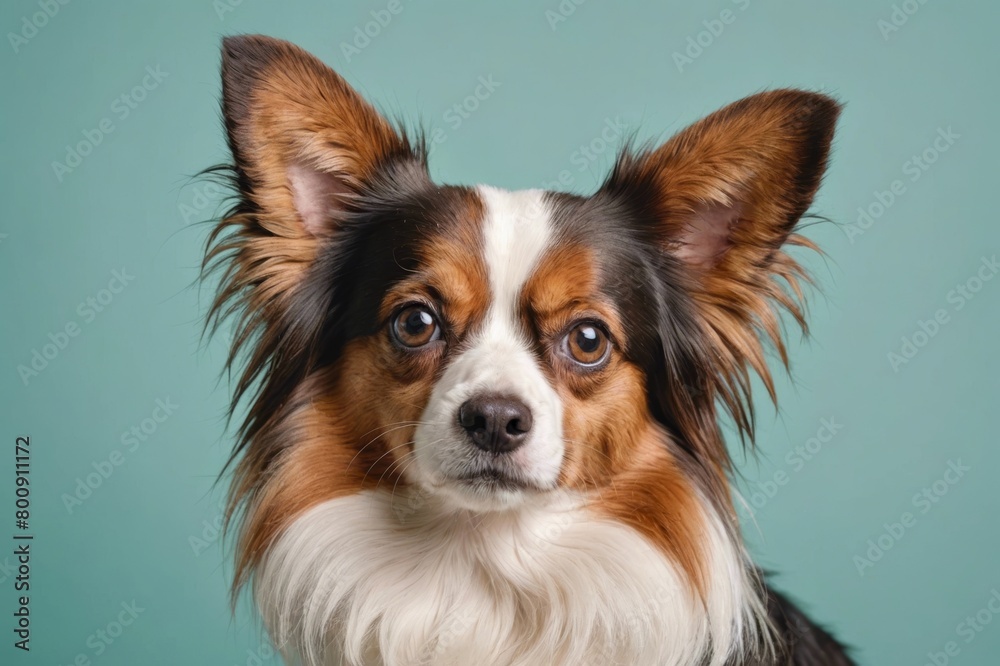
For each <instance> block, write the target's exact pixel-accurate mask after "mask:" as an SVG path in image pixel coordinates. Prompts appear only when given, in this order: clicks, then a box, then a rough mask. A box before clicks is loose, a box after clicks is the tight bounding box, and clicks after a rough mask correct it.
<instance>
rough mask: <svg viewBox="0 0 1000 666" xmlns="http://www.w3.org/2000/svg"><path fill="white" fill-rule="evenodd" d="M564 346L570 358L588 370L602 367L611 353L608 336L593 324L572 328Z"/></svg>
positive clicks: (584, 323) (585, 323)
mask: <svg viewBox="0 0 1000 666" xmlns="http://www.w3.org/2000/svg"><path fill="white" fill-rule="evenodd" d="M563 344H564V348H565V351H566V354H567V355H568V356H569V358H570V359H571V360H573V361H574V362H576V363H577V364H579V365H581V366H584V367H586V368H595V367H597V366H599V365H601V364H602V363H604V361H606V360H607V358H608V355H609V354H610V352H611V342H610V341H609V340H608V336H607V334H606V333H605V332H604V330H603V329H601V328H600V327H599V326H597V325H596V324H593V323H591V322H582V323H579V324H577V325H576V326H574V327H573V328H571V329H570V331H569V333H567V334H566V337H565V339H564V343H563Z"/></svg>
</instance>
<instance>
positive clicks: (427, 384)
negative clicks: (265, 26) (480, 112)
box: [204, 36, 852, 666]
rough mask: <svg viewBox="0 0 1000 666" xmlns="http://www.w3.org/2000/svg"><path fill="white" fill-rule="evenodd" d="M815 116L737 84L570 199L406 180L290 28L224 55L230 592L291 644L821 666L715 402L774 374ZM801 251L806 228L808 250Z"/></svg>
mask: <svg viewBox="0 0 1000 666" xmlns="http://www.w3.org/2000/svg"><path fill="white" fill-rule="evenodd" d="M839 112H840V105H839V104H838V102H836V101H835V100H833V99H831V98H829V97H827V96H825V95H822V94H817V93H812V92H805V91H800V90H772V91H768V92H761V93H758V94H755V95H752V96H750V97H747V98H745V99H743V100H741V101H738V102H735V103H733V104H731V105H729V106H727V107H725V108H723V109H721V110H720V111H717V112H715V113H713V114H711V115H709V116H707V117H706V118H704V119H703V120H701V121H699V122H697V123H695V124H694V125H692V126H690V127H689V128H687V129H685V130H683V131H681V132H680V133H679V134H677V135H675V136H674V137H673V138H671V139H670V140H668V141H667V142H665V143H663V144H662V145H659V146H655V145H649V146H646V147H640V148H636V147H634V146H632V145H626V147H625V149H624V150H623V151H622V153H621V154H620V156H619V157H618V158H617V161H616V162H615V164H614V166H613V168H612V170H611V172H610V174H609V175H608V176H607V179H606V180H605V181H604V183H603V184H602V185H601V186H600V188H599V189H598V190H597V192H596V193H595V194H593V195H592V196H578V195H575V194H567V193H560V192H549V191H541V190H527V191H505V190H501V189H498V188H494V187H487V186H478V187H463V186H448V185H438V184H435V183H434V182H432V181H431V178H430V177H429V175H428V168H427V149H426V142H424V141H423V140H421V139H420V138H419V137H417V138H414V137H413V136H411V135H412V133H410V134H408V133H407V132H406V131H405V129H403V128H401V127H397V126H396V125H395V124H393V123H390V122H389V121H387V120H386V119H385V118H384V117H383V116H381V115H380V114H379V113H378V112H377V111H376V110H375V109H374V108H373V107H372V106H371V105H370V104H369V103H368V102H366V101H365V100H364V99H363V98H362V97H361V96H360V95H359V94H358V93H357V92H355V91H354V90H353V89H352V88H351V87H350V86H349V85H348V84H347V83H346V82H345V81H344V79H343V78H341V77H340V76H339V75H338V74H336V73H335V72H334V71H333V70H331V69H329V68H328V67H326V66H325V65H324V64H323V63H321V62H320V61H319V60H318V59H316V58H315V57H313V56H311V55H310V54H308V53H306V52H305V51H303V50H301V49H300V48H298V47H296V46H294V45H292V44H289V43H287V42H284V41H280V40H276V39H272V38H268V37H263V36H237V37H229V38H226V39H225V40H224V41H223V47H222V115H223V117H224V121H225V129H226V133H227V136H228V144H229V148H230V151H231V153H232V163H231V164H229V165H224V166H223V167H218V168H216V171H215V173H216V174H219V173H223V175H224V176H225V177H226V178H227V179H228V180H229V182H230V183H231V185H232V187H233V194H234V200H235V203H234V204H233V206H232V208H231V209H230V210H229V211H228V212H227V213H225V214H224V215H223V216H222V218H221V220H219V221H218V222H217V223H216V224H215V226H214V227H213V229H212V232H211V234H210V238H209V240H208V247H207V250H206V256H205V263H204V270H205V272H206V275H216V274H217V273H215V271H220V272H221V275H219V277H218V279H217V285H218V286H217V293H216V297H215V300H214V303H213V305H212V307H211V309H210V312H209V315H208V324H207V325H208V326H209V328H210V329H212V330H215V329H217V328H218V327H219V326H220V325H221V324H222V323H223V322H230V324H231V326H232V331H233V333H232V335H233V341H232V348H231V354H230V356H229V364H228V366H229V367H230V368H231V369H235V371H236V379H235V382H234V388H233V402H232V408H231V410H232V412H231V413H236V412H239V411H240V410H241V409H243V407H241V405H245V419H243V420H242V425H241V426H240V428H239V432H238V436H237V442H236V444H235V446H234V450H233V453H232V458H231V459H230V467H227V469H228V470H230V471H231V473H232V479H231V493H230V501H229V511H228V520H229V521H230V524H231V526H232V527H233V528H234V530H235V532H236V538H235V549H236V555H235V560H236V561H235V572H234V594H235V595H239V594H240V591H241V590H243V589H245V588H247V587H249V588H251V590H252V595H253V598H254V599H255V602H256V605H257V607H258V608H259V610H260V613H261V615H262V617H263V621H264V623H265V625H266V627H267V630H268V632H269V634H270V636H271V638H272V640H273V642H274V644H275V645H276V646H277V648H278V649H279V650H280V651H281V652H282V654H283V655H284V657H285V658H286V659H287V660H288V662H289V663H300V664H306V665H309V666H317V665H325V664H350V665H362V664H364V665H367V664H381V665H385V666H403V665H415V664H433V665H439V664H449V665H460V666H470V665H484V666H485V665H494V664H495V665H515V664H516V665H523V666H543V665H557V664H558V665H573V666H576V665H580V664H593V665H601V666H604V665H607V664H628V665H630V666H635V665H638V666H645V665H656V666H661V665H685V666H687V665H693V666H700V665H706V666H723V665H726V666H741V665H751V664H753V665H771V664H793V665H795V666H807V665H808V666H821V665H823V666H826V665H845V664H851V663H852V661H851V659H850V657H849V656H848V655H847V652H846V650H845V648H843V647H842V646H841V645H840V644H838V642H837V641H836V640H835V639H834V638H832V637H831V636H830V635H829V634H828V633H827V632H826V631H824V630H823V629H822V628H820V627H819V626H817V625H815V624H813V623H812V622H811V621H810V620H809V619H807V618H806V617H805V615H803V614H802V613H801V612H800V611H799V610H798V609H797V608H796V607H795V606H794V605H793V604H792V603H790V602H789V601H788V600H787V599H785V598H784V597H783V596H782V595H780V594H779V593H777V592H776V591H774V590H773V589H771V588H770V587H769V585H768V583H767V581H766V580H765V577H764V576H763V574H762V573H761V571H760V570H759V569H758V568H757V567H756V566H755V565H754V564H753V563H752V562H751V560H750V558H749V556H748V554H747V551H746V549H745V547H744V545H743V541H742V538H741V534H740V527H739V524H738V520H737V515H736V512H735V509H734V501H735V500H734V497H735V492H734V490H733V489H732V488H731V477H732V463H731V460H730V456H729V453H728V452H727V448H726V444H725V442H724V441H723V435H722V432H721V430H720V426H719V420H720V418H722V417H724V416H726V415H728V417H729V418H730V419H731V420H732V422H733V423H734V424H735V429H736V430H737V431H738V432H739V433H740V434H741V436H742V437H744V438H746V439H747V440H748V442H749V444H750V445H752V438H753V424H754V414H753V407H752V403H751V395H750V394H751V378H752V377H754V376H758V377H760V378H762V379H763V383H764V385H765V386H766V387H767V390H768V391H769V392H770V393H771V397H772V399H773V397H774V396H773V394H774V388H773V385H772V381H771V375H770V374H769V371H768V368H767V365H766V363H765V356H764V353H765V352H764V350H765V348H767V347H768V346H770V345H773V346H774V347H775V348H776V349H777V351H778V353H779V355H780V356H781V358H782V359H783V360H784V361H785V364H786V365H787V359H786V354H785V347H784V346H783V343H782V336H781V326H780V323H779V316H780V314H779V313H780V312H781V311H782V310H784V311H787V312H789V313H790V314H791V316H792V317H793V318H794V319H795V320H797V321H798V323H799V324H800V325H802V326H803V328H804V327H805V322H804V320H803V314H802V312H803V310H802V301H801V299H802V290H801V288H800V285H801V284H802V283H803V281H804V280H807V279H808V276H807V275H806V274H805V273H804V271H803V269H802V268H801V267H800V265H799V264H798V263H796V261H795V260H794V259H793V258H792V257H791V255H790V254H788V253H787V252H786V250H787V249H788V248H789V247H790V246H804V247H807V248H814V246H813V244H812V243H811V242H810V241H808V240H807V239H805V238H804V237H802V236H801V235H799V234H798V233H796V231H795V230H796V228H797V225H798V223H799V221H800V219H801V218H802V217H803V216H804V215H805V214H806V213H807V211H808V209H809V207H810V205H811V202H812V200H813V197H814V195H815V193H816V191H817V189H818V187H819V185H820V181H821V179H822V176H823V174H824V171H825V169H826V164H827V160H828V154H829V151H830V145H831V141H832V138H833V134H834V129H835V125H836V122H837V118H838V115H839ZM814 249H815V248H814Z"/></svg>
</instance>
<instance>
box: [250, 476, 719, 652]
mask: <svg viewBox="0 0 1000 666" xmlns="http://www.w3.org/2000/svg"><path fill="white" fill-rule="evenodd" d="M255 592H256V597H257V602H258V605H259V606H260V607H261V610H262V612H263V613H264V616H265V620H266V622H267V624H268V628H269V630H270V631H271V633H272V638H273V639H274V640H275V642H276V643H277V644H279V645H284V648H285V649H286V651H288V652H289V653H290V654H298V655H301V658H302V659H303V661H304V662H305V663H307V664H341V663H347V664H372V663H375V664H387V665H388V664H463V665H468V664H535V665H537V664H542V663H545V664H591V663H593V664H597V663H600V664H614V663H623V664H624V663H628V664H643V663H657V664H664V663H667V664H669V663H689V662H690V661H692V660H694V659H696V658H697V656H698V654H699V652H700V651H701V650H702V649H703V648H704V644H705V642H706V641H707V627H706V623H705V620H704V614H703V613H697V612H695V611H694V602H693V601H692V598H691V593H690V590H689V587H688V585H687V584H686V581H684V580H683V579H682V578H681V576H680V574H679V573H678V571H677V569H676V567H674V566H673V565H672V563H671V562H670V561H669V560H668V559H667V558H665V557H664V556H663V555H662V554H661V553H660V552H658V551H656V550H655V549H654V548H653V547H652V546H650V545H649V544H648V543H647V542H646V541H645V540H643V539H642V538H641V537H639V535H638V534H636V533H635V532H633V531H632V530H630V529H628V528H626V527H625V526H622V525H619V524H617V523H614V522H611V521H607V520H598V519H596V518H594V517H592V516H591V515H589V514H588V513H587V512H586V511H585V510H583V509H581V508H579V507H578V506H575V505H574V503H573V502H572V501H567V502H565V503H561V504H555V505H553V506H550V507H547V508H546V509H535V510H529V511H521V512H517V513H511V514H507V515H487V516H482V515H480V516H473V515H468V514H461V513H457V514H450V515H448V516H447V517H445V516H444V515H443V514H441V513H439V512H438V510H437V507H435V506H434V505H433V501H432V500H428V499H424V498H419V497H418V498H415V499H414V498H405V497H404V498H400V497H396V498H395V499H394V500H392V499H390V496H389V494H388V493H363V494H359V495H355V496H351V497H348V498H341V499H337V500H333V501H330V502H327V503H325V504H323V505H320V506H318V507H315V508H314V509H312V510H310V511H309V512H307V513H306V514H304V515H303V516H301V517H300V518H298V519H297V520H296V521H295V523H294V524H293V525H292V526H291V528H290V529H289V530H288V531H287V532H286V534H285V535H283V537H282V538H281V539H280V540H279V541H278V543H277V544H276V545H275V546H274V548H273V549H272V551H271V553H270V554H269V556H268V558H267V561H266V563H265V565H264V567H263V569H262V571H261V572H260V575H259V578H258V584H257V586H256V589H255Z"/></svg>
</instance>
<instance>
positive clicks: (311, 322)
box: [202, 36, 426, 455]
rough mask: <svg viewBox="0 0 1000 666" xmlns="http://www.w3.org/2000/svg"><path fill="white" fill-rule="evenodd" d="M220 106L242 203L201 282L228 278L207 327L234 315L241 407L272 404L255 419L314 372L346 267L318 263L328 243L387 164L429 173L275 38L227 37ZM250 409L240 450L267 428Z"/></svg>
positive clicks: (338, 83) (357, 104) (224, 226)
mask: <svg viewBox="0 0 1000 666" xmlns="http://www.w3.org/2000/svg"><path fill="white" fill-rule="evenodd" d="M222 111H223V116H224V119H225V124H226V130H227V133H228V139H229V147H230V150H231V152H232V163H231V164H230V165H227V166H226V167H221V168H220V169H221V170H222V171H224V172H228V173H229V174H231V176H232V178H231V179H230V180H231V182H232V185H233V186H234V188H235V190H236V192H235V195H236V196H235V199H236V202H235V204H234V205H233V207H232V208H231V209H230V210H229V211H228V212H227V213H226V214H225V215H224V216H223V218H222V219H221V220H219V221H218V223H217V224H216V226H215V228H214V229H213V231H212V233H211V234H210V235H209V238H208V241H207V248H206V256H205V259H204V261H203V264H202V276H203V278H207V277H208V276H209V275H211V274H213V273H214V272H215V271H216V270H218V271H219V273H220V275H221V277H220V280H219V283H218V289H217V292H216V296H215V299H214V301H213V303H212V306H211V309H210V310H209V313H208V317H207V319H206V326H207V328H208V329H209V330H211V331H215V330H217V329H218V327H219V326H220V325H221V323H222V322H223V321H224V320H226V319H227V318H229V317H230V316H232V317H234V318H235V327H234V329H235V330H234V332H233V343H232V346H231V348H230V354H229V359H228V366H229V367H230V368H232V367H233V366H234V365H236V364H237V363H240V364H242V365H243V368H244V369H243V372H242V374H241V375H240V378H239V381H238V382H237V385H236V389H235V391H234V393H233V405H234V408H235V405H236V404H237V402H238V401H239V400H240V398H241V397H242V396H243V395H244V394H246V393H250V394H252V395H253V396H254V397H255V398H254V399H255V400H256V401H257V404H259V405H264V407H261V408H260V409H259V410H258V412H259V413H260V414H271V413H272V412H273V411H274V405H278V404H280V401H281V400H283V399H284V395H285V393H284V392H285V390H286V389H287V387H288V386H293V385H295V384H296V383H297V382H298V381H300V380H301V378H302V376H304V374H305V373H306V372H307V371H308V369H309V367H310V363H312V359H313V357H314V356H315V354H316V353H317V352H316V347H317V344H318V343H317V338H318V336H319V335H320V334H321V332H322V331H324V330H326V327H325V323H326V321H327V320H328V319H329V318H330V317H332V316H333V315H332V314H331V307H332V304H333V303H334V301H335V299H334V293H335V290H336V289H339V288H341V285H339V284H335V282H336V281H335V280H334V279H333V277H334V276H333V275H332V272H335V271H336V270H337V269H339V266H330V265H326V264H321V262H318V261H317V257H318V256H319V250H320V248H321V247H324V246H326V245H328V244H329V243H331V242H333V241H334V239H335V238H336V237H337V233H338V231H340V230H341V229H342V228H343V227H344V225H345V224H348V223H349V222H350V220H351V219H353V218H352V217H351V215H352V214H354V213H357V212H359V211H360V209H361V207H362V206H363V205H364V201H365V196H364V195H365V194H366V193H368V192H369V191H371V189H373V188H377V187H378V186H379V185H380V183H381V182H382V176H383V174H385V173H386V172H388V171H389V170H390V169H396V168H397V166H401V165H402V163H404V162H405V163H406V166H407V168H408V169H411V170H414V169H415V170H416V171H417V172H418V173H419V174H426V169H425V164H424V160H423V154H424V153H423V151H414V150H412V149H411V147H410V145H409V143H408V142H407V140H406V138H405V136H402V135H401V134H400V133H398V132H396V131H395V130H394V129H393V128H392V126H391V125H390V124H389V123H388V122H387V121H386V120H385V119H384V118H383V117H382V116H380V115H379V114H378V113H377V112H376V111H375V109H373V108H372V106H371V105H369V104H368V103H367V102H366V101H365V100H364V99H362V98H361V96H360V95H358V94H357V93H356V92H355V91H354V90H352V89H351V87H350V86H348V85H347V83H345V82H344V80H343V79H342V78H341V77H340V76H338V75H337V74H336V73H335V72H334V71H333V70H331V69H330V68H328V67H326V66H325V65H323V63H321V62H320V61H319V60H317V59H316V58H314V57H313V56H311V55H309V54H308V53H306V52H305V51H303V50H301V49H299V48H298V47H296V46H293V45H292V44H289V43H287V42H283V41H280V40H276V39H271V38H268V37H261V36H242V37H229V38H226V39H225V40H224V41H223V45H222ZM210 171H211V170H210ZM242 350H248V351H249V352H250V353H249V354H248V355H247V357H246V358H245V359H242V358H240V352H241V351H242ZM276 359H280V360H281V362H280V363H278V362H277V361H276ZM261 378H263V380H262V381H261V382H260V383H256V380H257V379H261ZM254 413H256V412H253V411H251V412H250V413H249V415H248V417H247V420H246V421H245V422H244V424H243V426H242V430H241V432H242V438H241V442H240V444H239V448H242V447H244V446H246V442H247V441H249V438H250V436H251V435H252V434H253V432H255V430H256V429H257V428H259V427H261V423H262V420H263V419H262V418H257V417H255V416H254ZM238 450H239V449H238ZM234 455H235V454H234Z"/></svg>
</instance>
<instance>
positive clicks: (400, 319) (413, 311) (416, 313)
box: [392, 305, 441, 349]
mask: <svg viewBox="0 0 1000 666" xmlns="http://www.w3.org/2000/svg"><path fill="white" fill-rule="evenodd" d="M392 337H393V339H394V340H395V341H396V342H397V343H399V344H400V345H401V346H403V347H407V348H409V349H415V348H417V347H423V346H424V345H427V344H430V343H431V342H434V341H435V340H437V339H438V338H440V337H441V327H440V326H438V323H437V319H435V317H434V314H433V313H432V312H431V311H430V309H428V308H426V307H424V306H423V305H410V306H407V307H405V308H403V309H402V310H400V311H399V313H398V314H397V315H396V316H395V317H394V318H393V320H392Z"/></svg>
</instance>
